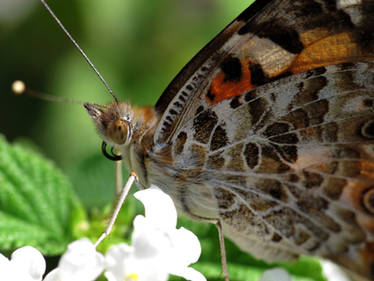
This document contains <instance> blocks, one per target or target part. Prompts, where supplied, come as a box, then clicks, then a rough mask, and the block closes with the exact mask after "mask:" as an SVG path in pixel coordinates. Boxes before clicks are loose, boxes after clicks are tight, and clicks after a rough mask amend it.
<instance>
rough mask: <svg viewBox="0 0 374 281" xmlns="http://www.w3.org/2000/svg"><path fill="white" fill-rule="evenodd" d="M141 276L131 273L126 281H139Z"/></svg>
mask: <svg viewBox="0 0 374 281" xmlns="http://www.w3.org/2000/svg"><path fill="white" fill-rule="evenodd" d="M138 279H139V276H138V274H136V273H130V274H129V275H127V276H126V279H125V281H138Z"/></svg>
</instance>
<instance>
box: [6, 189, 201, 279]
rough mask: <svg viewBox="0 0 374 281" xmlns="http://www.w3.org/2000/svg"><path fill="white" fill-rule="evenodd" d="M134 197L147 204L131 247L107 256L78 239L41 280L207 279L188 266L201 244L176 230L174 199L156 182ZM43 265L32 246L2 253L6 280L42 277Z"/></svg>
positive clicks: (116, 249)
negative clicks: (172, 276) (9, 255)
mask: <svg viewBox="0 0 374 281" xmlns="http://www.w3.org/2000/svg"><path fill="white" fill-rule="evenodd" d="M134 196H135V197H136V198H137V199H139V200H140V201H141V202H142V203H143V204H144V208H145V216H142V215H138V216H136V217H135V220H134V232H133V234H132V246H129V245H127V244H119V245H115V246H113V247H112V248H110V249H109V251H108V252H107V253H106V255H105V256H103V255H102V254H101V253H99V252H97V251H96V249H95V246H94V245H93V244H92V242H91V241H90V240H88V239H87V238H83V239H81V240H78V241H75V242H73V243H71V244H70V245H69V246H68V249H67V251H66V253H65V254H64V255H63V256H62V257H61V259H60V261H59V264H58V267H57V268H56V269H54V270H52V271H51V272H50V273H48V274H47V276H46V277H45V278H44V279H43V280H44V281H65V280H68V281H78V280H79V281H91V280H95V279H96V278H97V277H98V276H99V275H100V274H102V272H103V271H104V270H105V272H104V275H105V277H106V278H107V280H108V281H120V280H121V281H123V280H127V281H148V280H149V281H150V280H152V281H166V280H167V279H168V277H169V274H174V275H178V276H181V277H184V278H186V279H187V280H193V281H204V280H206V278H205V277H204V276H203V275H202V274H201V273H200V272H198V271H196V270H195V269H193V268H191V267H189V265H190V264H191V263H194V262H196V261H197V260H198V258H199V257H200V253H201V247H200V243H199V240H198V239H197V237H196V236H195V235H194V234H193V233H192V232H191V231H189V230H187V229H185V228H183V227H182V228H179V229H176V226H177V212H176V209H175V206H174V203H173V201H172V200H171V198H170V197H169V196H168V195H166V194H165V193H164V192H162V191H161V190H160V189H159V188H158V187H155V186H152V187H150V188H149V189H147V190H142V191H139V192H137V193H135V195H134ZM45 268H46V264H45V260H44V258H43V256H42V255H41V254H40V252H38V251H37V250H36V249H34V248H32V247H29V246H27V247H23V248H20V249H18V250H16V251H15V252H14V253H13V254H12V256H11V259H10V260H8V259H7V258H6V257H5V256H3V255H1V254H0V272H1V276H2V278H1V280H4V281H41V280H42V276H43V274H44V272H45Z"/></svg>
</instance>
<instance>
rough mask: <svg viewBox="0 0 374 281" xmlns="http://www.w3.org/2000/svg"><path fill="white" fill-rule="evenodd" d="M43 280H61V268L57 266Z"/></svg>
mask: <svg viewBox="0 0 374 281" xmlns="http://www.w3.org/2000/svg"><path fill="white" fill-rule="evenodd" d="M43 281H61V278H60V269H59V268H58V267H57V268H55V269H53V270H52V271H50V272H49V273H48V274H47V275H46V276H45V277H44V279H43Z"/></svg>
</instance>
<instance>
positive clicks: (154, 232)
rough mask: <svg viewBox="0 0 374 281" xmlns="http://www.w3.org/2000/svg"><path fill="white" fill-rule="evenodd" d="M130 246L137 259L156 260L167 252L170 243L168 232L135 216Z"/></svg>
mask: <svg viewBox="0 0 374 281" xmlns="http://www.w3.org/2000/svg"><path fill="white" fill-rule="evenodd" d="M132 244H133V247H134V251H135V256H136V257H137V258H156V257H157V256H160V255H164V254H165V253H166V252H169V250H170V249H171V245H172V241H171V238H170V235H169V233H168V232H165V231H164V230H163V229H160V228H158V227H157V226H155V225H153V224H150V223H149V220H147V219H146V218H144V217H143V216H136V218H135V219H134V232H133V234H132Z"/></svg>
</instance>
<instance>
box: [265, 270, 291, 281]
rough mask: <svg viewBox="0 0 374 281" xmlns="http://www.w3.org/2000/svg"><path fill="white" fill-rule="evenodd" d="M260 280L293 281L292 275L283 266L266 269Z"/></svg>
mask: <svg viewBox="0 0 374 281" xmlns="http://www.w3.org/2000/svg"><path fill="white" fill-rule="evenodd" d="M259 281H291V276H290V274H289V273H288V272H287V271H286V270H285V269H283V268H273V269H268V270H265V272H264V273H263V274H262V276H261V278H260V280H259Z"/></svg>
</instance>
